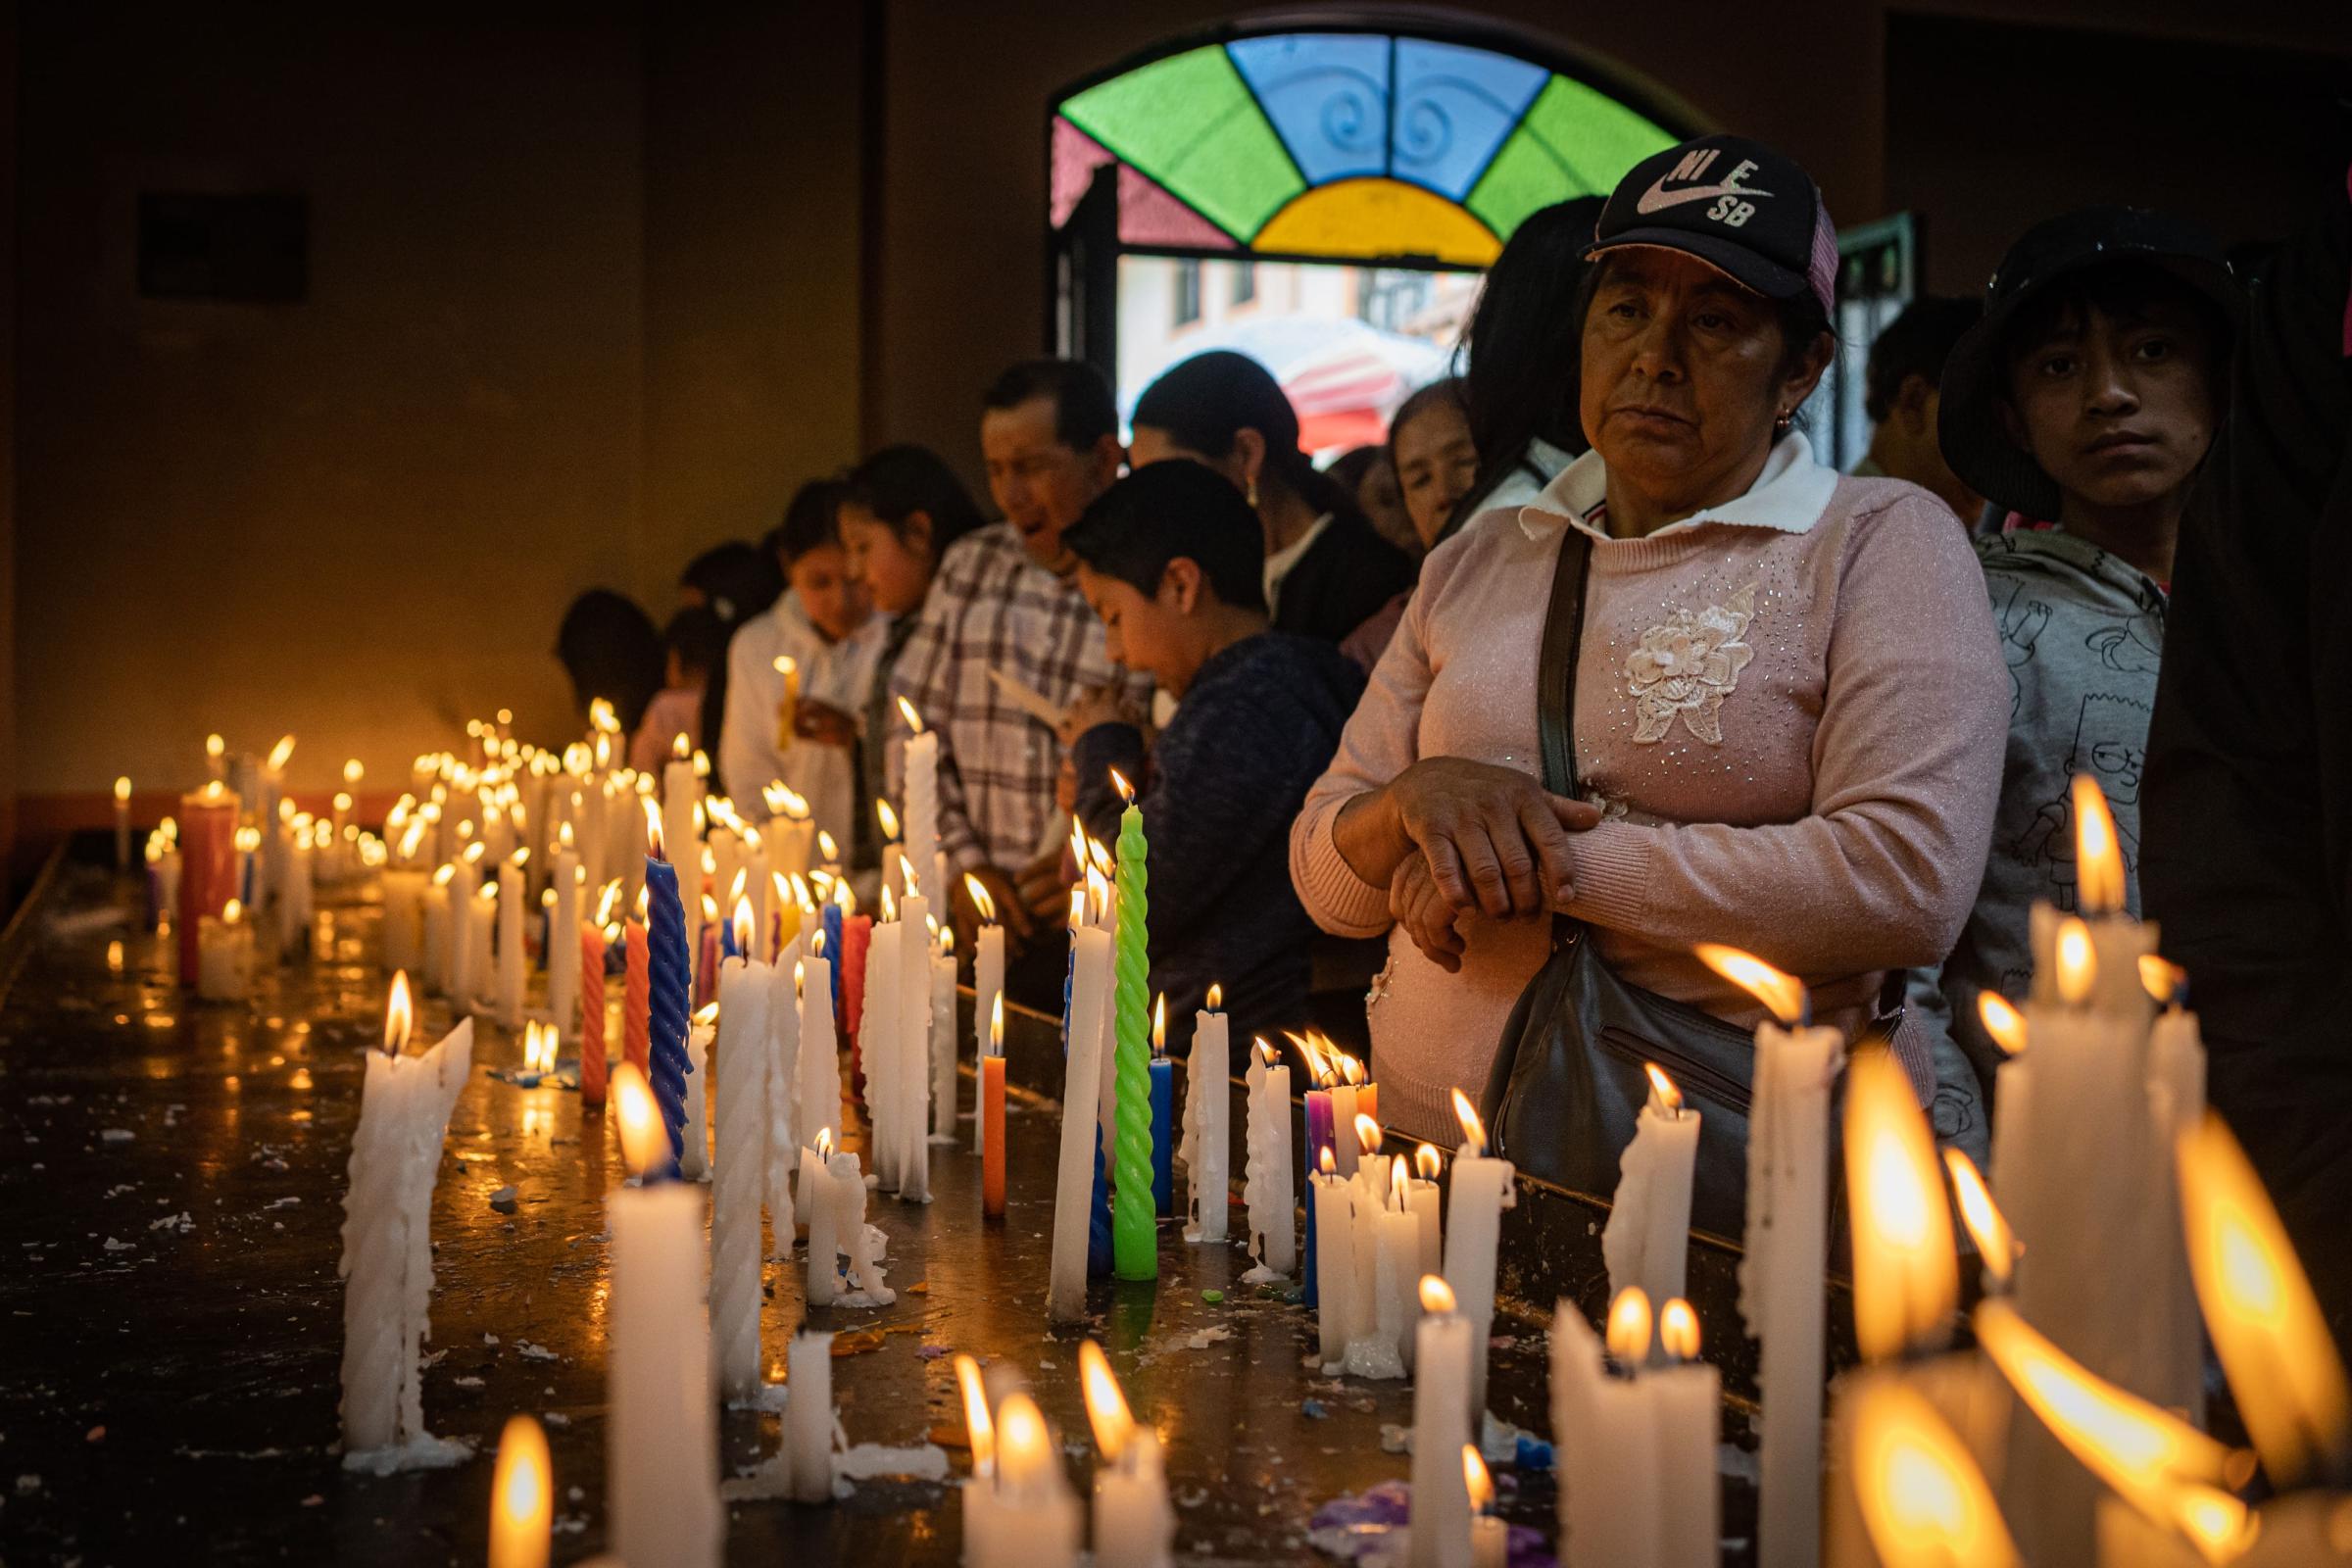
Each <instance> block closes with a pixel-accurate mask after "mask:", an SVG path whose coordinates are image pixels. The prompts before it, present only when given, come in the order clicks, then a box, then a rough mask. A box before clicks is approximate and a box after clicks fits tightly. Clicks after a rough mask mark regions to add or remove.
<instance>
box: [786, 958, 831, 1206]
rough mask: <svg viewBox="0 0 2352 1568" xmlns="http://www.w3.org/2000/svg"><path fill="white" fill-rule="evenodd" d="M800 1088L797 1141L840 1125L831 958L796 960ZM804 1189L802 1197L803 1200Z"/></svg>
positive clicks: (806, 1140)
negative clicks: (825, 1128) (798, 962)
mask: <svg viewBox="0 0 2352 1568" xmlns="http://www.w3.org/2000/svg"><path fill="white" fill-rule="evenodd" d="M800 989H801V1005H800V1012H801V1061H800V1067H801V1092H800V1096H799V1103H798V1105H797V1107H796V1108H797V1111H798V1115H799V1121H798V1124H797V1125H798V1127H799V1129H800V1132H801V1137H800V1142H802V1143H804V1144H806V1143H809V1142H811V1141H812V1140H813V1138H814V1136H815V1131H816V1129H817V1128H820V1127H839V1126H840V1125H841V1053H840V1051H839V1050H838V1049H837V1041H836V1038H835V1035H834V1031H833V960H832V959H831V958H822V957H815V958H811V957H805V958H802V959H801V960H800ZM807 1191H808V1190H807V1189H806V1188H803V1189H802V1192H803V1195H804V1196H803V1198H802V1201H803V1203H804V1204H806V1203H807V1201H808V1199H807V1196H806V1194H807Z"/></svg>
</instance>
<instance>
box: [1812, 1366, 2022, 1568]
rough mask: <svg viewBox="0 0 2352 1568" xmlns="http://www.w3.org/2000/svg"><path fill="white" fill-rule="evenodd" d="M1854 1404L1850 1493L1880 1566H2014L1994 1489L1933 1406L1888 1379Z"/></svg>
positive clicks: (2016, 1561) (2015, 1558)
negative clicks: (1858, 1505)
mask: <svg viewBox="0 0 2352 1568" xmlns="http://www.w3.org/2000/svg"><path fill="white" fill-rule="evenodd" d="M1853 1403H1854V1426H1853V1434H1854V1435H1853V1476H1854V1490H1855V1492H1856V1494H1857V1495H1859V1497H1860V1500H1861V1505H1862V1522H1863V1525H1864V1527H1865V1528H1866V1529H1867V1530H1868V1531H1869V1534H1870V1542H1871V1544H1872V1545H1873V1546H1874V1547H1876V1548H1877V1550H1878V1555H1879V1559H1880V1560H1881V1561H1882V1562H1884V1563H1885V1564H1886V1565H1887V1568H2018V1565H2019V1564H2020V1562H2021V1561H2022V1559H2021V1558H2020V1557H2019V1556H2018V1553H2017V1545H2016V1544H2015V1543H2014V1542H2013V1541H2011V1540H2010V1538H2009V1529H2008V1526H2007V1525H2005V1524H2004V1523H2003V1522H2002V1520H2001V1511H2000V1507H1999V1505H1998V1504H1996V1503H1995V1502H1994V1501H1993V1497H1992V1489H1991V1488H1990V1487H1988V1486H1986V1485H1985V1476H1984V1474H1983V1472H1981V1471H1980V1470H1978V1468H1977V1464H1976V1461H1975V1460H1974V1459H1973V1458H1971V1457H1970V1456H1969V1452H1968V1449H1967V1447H1966V1446H1963V1445H1962V1444H1961V1442H1960V1440H1959V1438H1957V1437H1956V1436H1954V1435H1953V1432H1952V1429H1951V1428H1950V1427H1949V1426H1947V1425H1946V1424H1945V1423H1944V1420H1943V1418H1942V1417H1941V1416H1939V1415H1937V1414H1936V1407H1935V1406H1934V1405H1932V1404H1930V1403H1929V1402H1928V1401H1927V1400H1926V1399H1925V1398H1924V1397H1921V1396H1920V1394H1919V1393H1918V1391H1917V1390H1915V1389H1912V1388H1910V1387H1909V1386H1908V1385H1905V1384H1901V1383H1897V1382H1893V1381H1891V1380H1881V1381H1877V1382H1872V1383H1869V1384H1867V1385H1866V1386H1864V1387H1863V1388H1861V1389H1860V1390H1858V1391H1856V1394H1855V1397H1854V1400H1853Z"/></svg>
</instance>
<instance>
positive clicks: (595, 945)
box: [580, 920, 607, 1106]
mask: <svg viewBox="0 0 2352 1568" xmlns="http://www.w3.org/2000/svg"><path fill="white" fill-rule="evenodd" d="M606 1071H607V1063H606V1060H605V934H604V933H603V932H602V931H599V930H598V929H597V928H596V927H595V926H593V925H591V924H589V923H588V922H587V921H585V920H583V921H581V922H580V1103H581V1104H583V1105H588V1106H596V1105H601V1104H603V1103H605V1073H606Z"/></svg>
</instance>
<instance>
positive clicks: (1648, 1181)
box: [1600, 1067, 1699, 1301]
mask: <svg viewBox="0 0 2352 1568" xmlns="http://www.w3.org/2000/svg"><path fill="white" fill-rule="evenodd" d="M1649 1079H1650V1091H1649V1102H1648V1103H1646V1104H1644V1105H1643V1106H1642V1111H1641V1114H1640V1115H1638V1116H1637V1117H1635V1119H1634V1141H1633V1142H1632V1143H1630V1144H1628V1145H1626V1147H1625V1152H1624V1153H1623V1154H1621V1155H1619V1156H1618V1175H1617V1196H1616V1197H1615V1199H1614V1200H1612V1201H1611V1203H1610V1206H1609V1218H1608V1223H1607V1224H1606V1225H1604V1226H1603V1227H1602V1229H1601V1233H1600V1253H1601V1257H1602V1258H1603V1260H1604V1261H1606V1262H1607V1264H1608V1268H1609V1296H1610V1297H1611V1299H1614V1298H1615V1297H1616V1296H1618V1295H1619V1293H1621V1292H1624V1291H1628V1290H1632V1289H1634V1288H1636V1287H1639V1288H1640V1289H1641V1291H1642V1294H1643V1295H1645V1296H1647V1297H1648V1298H1649V1299H1651V1300H1653V1301H1670V1300H1673V1299H1676V1298H1677V1297H1680V1296H1681V1295H1683V1282H1684V1278H1685V1272H1686V1268H1687V1266H1688V1260H1689V1257H1690V1250H1691V1172H1692V1170H1693V1169H1695V1167H1696V1161H1697V1159H1698V1126H1699V1114H1698V1112H1697V1111H1695V1110H1691V1109H1689V1108H1688V1107H1686V1106H1685V1105H1684V1104H1683V1103H1682V1096H1681V1095H1680V1094H1679V1093H1677V1092H1676V1091H1675V1088H1674V1085H1673V1084H1672V1083H1671V1082H1670V1081H1668V1079H1667V1078H1666V1077H1665V1075H1664V1074H1662V1073H1660V1072H1659V1071H1658V1069H1657V1068H1655V1067H1651V1068H1650V1069H1649Z"/></svg>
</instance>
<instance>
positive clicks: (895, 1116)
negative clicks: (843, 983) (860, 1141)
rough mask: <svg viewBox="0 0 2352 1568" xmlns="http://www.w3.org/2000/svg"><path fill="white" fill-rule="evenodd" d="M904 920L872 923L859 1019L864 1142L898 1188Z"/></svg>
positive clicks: (903, 1103) (878, 1170) (885, 1178)
mask: <svg viewBox="0 0 2352 1568" xmlns="http://www.w3.org/2000/svg"><path fill="white" fill-rule="evenodd" d="M906 930H907V928H906V926H905V925H904V924H903V923H902V922H900V921H897V920H881V921H877V922H876V923H875V925H874V928H873V931H872V933H871V934H870V935H869V936H868V937H867V939H866V945H865V1013H864V1016H862V1017H861V1018H859V1019H858V1057H859V1060H860V1061H861V1063H862V1064H863V1066H864V1068H865V1103H866V1109H867V1111H868V1113H869V1115H868V1125H867V1146H868V1148H869V1150H870V1151H871V1152H872V1154H873V1163H874V1175H875V1176H876V1177H878V1178H879V1179H880V1182H881V1185H882V1187H883V1188H884V1189H886V1190H888V1191H891V1192H897V1191H898V1190H899V1171H900V1156H901V1148H900V1134H899V1124H900V1122H901V1120H902V1119H904V1117H905V1115H906V1109H907V1097H906V1091H905V1090H904V1089H903V1088H902V1087H901V1085H900V1083H899V1056H900V1054H901V1053H902V1051H903V1049H904V1046H905V1042H904V1041H903V1040H902V1039H901V1038H900V1034H899V1001H900V998H901V997H902V996H903V995H904V990H903V988H902V986H901V984H900V980H899V964H900V957H899V947H900V943H901V942H902V940H903V939H904V937H905V935H906Z"/></svg>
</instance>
